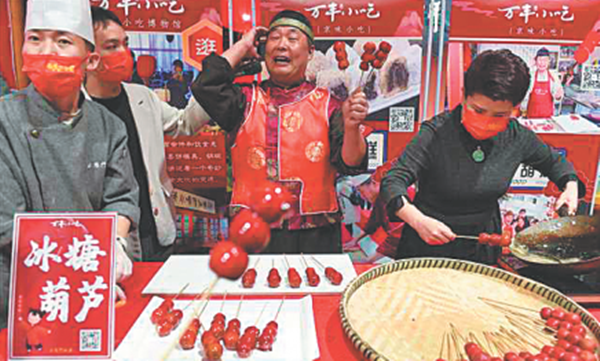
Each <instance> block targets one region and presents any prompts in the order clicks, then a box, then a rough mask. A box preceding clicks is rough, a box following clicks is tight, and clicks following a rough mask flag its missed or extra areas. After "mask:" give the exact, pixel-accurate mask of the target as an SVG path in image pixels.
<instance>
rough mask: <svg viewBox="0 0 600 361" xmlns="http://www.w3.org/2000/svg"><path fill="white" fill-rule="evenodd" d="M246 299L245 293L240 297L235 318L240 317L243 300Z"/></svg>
mask: <svg viewBox="0 0 600 361" xmlns="http://www.w3.org/2000/svg"><path fill="white" fill-rule="evenodd" d="M243 300H244V295H242V297H241V298H240V304H239V305H238V308H237V311H236V313H235V318H238V316H239V315H240V309H241V308H242V301H243Z"/></svg>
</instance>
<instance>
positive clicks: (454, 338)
mask: <svg viewBox="0 0 600 361" xmlns="http://www.w3.org/2000/svg"><path fill="white" fill-rule="evenodd" d="M450 328H451V329H452V331H451V332H452V341H453V342H454V347H456V355H457V358H458V359H459V360H461V359H462V357H463V356H462V355H463V354H462V348H461V346H460V342H459V341H458V330H457V329H456V328H455V327H454V325H453V324H452V323H450ZM461 338H462V337H461Z"/></svg>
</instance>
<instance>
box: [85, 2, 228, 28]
mask: <svg viewBox="0 0 600 361" xmlns="http://www.w3.org/2000/svg"><path fill="white" fill-rule="evenodd" d="M90 3H91V4H92V5H95V6H100V7H103V8H105V9H108V10H111V11H112V12H114V13H115V14H117V16H118V17H119V19H120V20H121V22H122V23H123V27H124V28H125V30H127V31H156V32H169V33H180V32H181V31H183V30H184V29H187V28H189V27H190V26H192V25H194V24H195V23H197V22H198V21H199V20H202V19H210V20H212V21H213V22H216V23H217V25H219V26H221V23H220V21H221V20H220V19H221V17H220V15H219V12H218V10H217V9H220V8H221V1H220V0H201V1H200V0H90Z"/></svg>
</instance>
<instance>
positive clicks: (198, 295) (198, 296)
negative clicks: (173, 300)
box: [182, 287, 208, 311]
mask: <svg viewBox="0 0 600 361" xmlns="http://www.w3.org/2000/svg"><path fill="white" fill-rule="evenodd" d="M207 288H208V287H207ZM204 292H206V288H204V289H203V290H202V292H201V293H200V294H197V295H196V297H194V299H192V300H191V301H190V303H188V304H187V305H186V306H185V307H184V308H183V310H182V311H185V310H186V309H187V308H188V307H190V306H191V305H192V303H194V302H195V301H196V300H198V299H199V298H200V297H202V294H203V293H204Z"/></svg>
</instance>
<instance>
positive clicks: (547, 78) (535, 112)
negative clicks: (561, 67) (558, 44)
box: [521, 48, 564, 118]
mask: <svg viewBox="0 0 600 361" xmlns="http://www.w3.org/2000/svg"><path fill="white" fill-rule="evenodd" d="M549 68H550V52H549V51H548V49H546V48H541V49H539V50H538V51H537V53H536V55H535V68H533V69H532V71H531V82H530V84H529V89H528V90H527V93H526V95H525V99H524V100H523V101H522V103H521V110H522V111H526V114H527V118H550V117H552V116H553V115H554V101H555V100H556V101H559V100H561V99H562V98H563V96H564V90H563V87H562V84H561V82H560V79H558V77H557V76H555V75H553V74H552V73H551V72H550V69H549Z"/></svg>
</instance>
